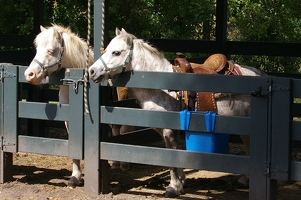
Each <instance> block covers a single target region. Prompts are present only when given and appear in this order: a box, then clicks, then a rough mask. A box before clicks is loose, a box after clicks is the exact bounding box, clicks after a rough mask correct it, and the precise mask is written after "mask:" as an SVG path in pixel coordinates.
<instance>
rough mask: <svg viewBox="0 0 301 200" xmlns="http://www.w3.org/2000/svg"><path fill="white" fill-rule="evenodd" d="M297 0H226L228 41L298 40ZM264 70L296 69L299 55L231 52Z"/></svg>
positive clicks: (300, 29)
mask: <svg viewBox="0 0 301 200" xmlns="http://www.w3.org/2000/svg"><path fill="white" fill-rule="evenodd" d="M300 9H301V4H300V2H299V1H298V0H290V1H285V0H269V1H266V0H229V26H228V39H229V40H232V41H270V42H301V13H300V12H299V11H300ZM233 58H234V59H235V60H236V61H237V62H239V63H244V64H247V65H250V66H255V67H258V68H260V69H262V70H264V71H266V72H286V73H288V72H290V73H296V72H299V71H300V69H301V64H300V63H301V59H300V58H288V57H268V56H233Z"/></svg>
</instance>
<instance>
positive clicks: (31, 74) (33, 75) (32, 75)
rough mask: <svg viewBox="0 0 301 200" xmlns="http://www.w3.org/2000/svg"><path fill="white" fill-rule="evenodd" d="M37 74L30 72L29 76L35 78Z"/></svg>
mask: <svg viewBox="0 0 301 200" xmlns="http://www.w3.org/2000/svg"><path fill="white" fill-rule="evenodd" d="M35 76H36V74H35V73H34V72H29V74H28V77H29V78H31V79H32V78H34V77H35Z"/></svg>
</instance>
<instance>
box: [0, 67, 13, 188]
mask: <svg viewBox="0 0 301 200" xmlns="http://www.w3.org/2000/svg"><path fill="white" fill-rule="evenodd" d="M3 68H4V66H0V70H1V71H2V70H3ZM3 84H4V83H3V81H2V80H1V81H0V137H1V141H0V142H2V141H3V138H4V130H3V124H4V123H3V120H4V115H3V114H4V113H3V111H4V109H3V106H4V98H3V92H4V91H3ZM2 144H3V143H2ZM2 144H1V145H2ZM12 162H13V161H12V153H7V152H4V151H3V149H2V148H1V149H0V183H5V182H7V181H10V180H11V179H12Z"/></svg>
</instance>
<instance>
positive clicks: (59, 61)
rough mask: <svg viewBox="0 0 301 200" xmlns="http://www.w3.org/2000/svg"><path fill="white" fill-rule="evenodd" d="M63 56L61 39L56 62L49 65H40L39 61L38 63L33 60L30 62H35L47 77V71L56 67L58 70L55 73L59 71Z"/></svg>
mask: <svg viewBox="0 0 301 200" xmlns="http://www.w3.org/2000/svg"><path fill="white" fill-rule="evenodd" d="M63 54H64V39H63V37H62V45H61V48H60V54H59V58H58V59H57V61H56V62H54V63H52V64H50V65H44V64H43V63H41V62H40V61H38V60H37V59H35V58H34V59H33V60H32V61H34V62H36V63H37V64H38V65H39V66H40V67H41V68H42V70H43V71H44V72H45V74H46V76H48V69H50V68H52V67H54V66H56V65H58V68H57V70H56V71H58V70H60V69H61V65H62V63H61V61H62V57H63Z"/></svg>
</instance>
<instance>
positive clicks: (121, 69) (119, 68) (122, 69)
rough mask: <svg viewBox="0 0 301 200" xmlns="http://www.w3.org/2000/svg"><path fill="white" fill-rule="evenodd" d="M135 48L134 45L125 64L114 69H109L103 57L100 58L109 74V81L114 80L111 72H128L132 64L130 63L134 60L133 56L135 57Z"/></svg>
mask: <svg viewBox="0 0 301 200" xmlns="http://www.w3.org/2000/svg"><path fill="white" fill-rule="evenodd" d="M133 48H134V45H133V44H132V46H131V49H130V51H129V53H128V55H127V57H126V59H125V60H124V62H123V64H121V65H118V66H115V67H112V68H109V67H108V66H107V64H106V63H105V61H104V60H103V59H102V56H100V58H99V60H100V61H101V63H102V64H103V66H104V68H105V70H106V72H108V76H109V79H112V78H113V76H112V75H111V74H110V73H111V72H116V71H117V70H120V71H121V72H125V71H126V67H127V65H128V64H129V63H130V61H131V59H132V56H133Z"/></svg>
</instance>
